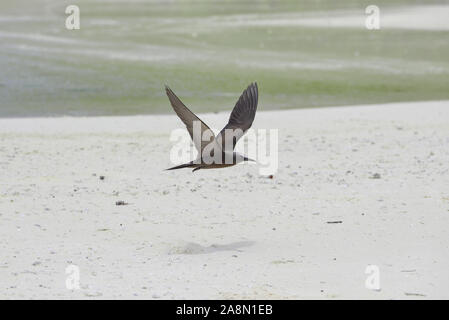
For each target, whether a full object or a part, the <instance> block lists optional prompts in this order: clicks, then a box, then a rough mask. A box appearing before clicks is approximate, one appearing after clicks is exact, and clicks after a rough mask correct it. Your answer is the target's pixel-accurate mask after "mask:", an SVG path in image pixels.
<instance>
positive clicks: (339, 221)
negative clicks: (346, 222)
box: [327, 220, 343, 224]
mask: <svg viewBox="0 0 449 320" xmlns="http://www.w3.org/2000/svg"><path fill="white" fill-rule="evenodd" d="M327 223H329V224H331V223H343V221H341V220H338V221H327Z"/></svg>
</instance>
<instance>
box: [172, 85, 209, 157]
mask: <svg viewBox="0 0 449 320" xmlns="http://www.w3.org/2000/svg"><path fill="white" fill-rule="evenodd" d="M165 92H166V93H167V96H168V99H169V100H170V103H171V105H172V107H173V109H174V110H175V112H176V114H177V115H178V117H179V118H180V119H181V120H182V122H184V124H185V125H186V127H187V130H188V131H189V134H190V137H191V138H192V141H193V143H194V144H195V148H196V149H197V150H198V152H200V154H202V152H203V149H204V148H205V147H206V146H207V145H208V144H209V143H210V142H212V141H214V138H215V137H214V132H213V131H212V130H211V129H210V128H209V127H208V126H207V125H206V124H205V123H204V122H203V121H202V120H201V119H200V118H198V117H197V116H196V115H195V114H194V113H193V112H192V111H190V110H189V108H187V107H186V106H185V105H184V104H183V103H182V101H181V100H179V98H178V97H177V96H176V95H175V94H174V92H173V91H172V90H171V89H170V88H169V87H168V86H165ZM194 128H198V129H199V130H198V129H196V130H194Z"/></svg>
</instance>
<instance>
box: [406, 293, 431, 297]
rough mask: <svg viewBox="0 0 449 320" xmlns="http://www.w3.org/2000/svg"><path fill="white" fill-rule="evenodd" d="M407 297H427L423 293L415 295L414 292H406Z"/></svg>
mask: <svg viewBox="0 0 449 320" xmlns="http://www.w3.org/2000/svg"><path fill="white" fill-rule="evenodd" d="M404 294H405V295H406V296H415V297H425V296H426V295H425V294H422V293H414V292H404Z"/></svg>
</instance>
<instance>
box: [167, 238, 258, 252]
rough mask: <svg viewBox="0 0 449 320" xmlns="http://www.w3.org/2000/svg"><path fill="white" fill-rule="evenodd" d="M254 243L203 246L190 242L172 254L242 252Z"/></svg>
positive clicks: (241, 242) (239, 242) (238, 242)
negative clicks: (241, 249) (241, 250)
mask: <svg viewBox="0 0 449 320" xmlns="http://www.w3.org/2000/svg"><path fill="white" fill-rule="evenodd" d="M254 243H255V242H254V241H237V242H232V243H229V244H212V245H210V246H202V245H200V244H198V243H194V242H188V243H186V244H185V245H183V246H181V247H178V248H175V250H172V251H171V253H172V254H207V253H214V252H218V251H240V248H244V247H249V246H252V245H253V244H254Z"/></svg>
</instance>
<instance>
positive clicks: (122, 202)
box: [115, 200, 129, 206]
mask: <svg viewBox="0 0 449 320" xmlns="http://www.w3.org/2000/svg"><path fill="white" fill-rule="evenodd" d="M128 204H129V203H128V202H125V201H123V200H119V201H116V202H115V205H116V206H126V205H128Z"/></svg>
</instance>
